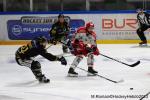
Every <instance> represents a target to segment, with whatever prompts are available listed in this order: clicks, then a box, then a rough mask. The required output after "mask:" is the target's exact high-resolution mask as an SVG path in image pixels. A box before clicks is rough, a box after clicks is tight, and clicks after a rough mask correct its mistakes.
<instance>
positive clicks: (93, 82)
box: [0, 44, 150, 100]
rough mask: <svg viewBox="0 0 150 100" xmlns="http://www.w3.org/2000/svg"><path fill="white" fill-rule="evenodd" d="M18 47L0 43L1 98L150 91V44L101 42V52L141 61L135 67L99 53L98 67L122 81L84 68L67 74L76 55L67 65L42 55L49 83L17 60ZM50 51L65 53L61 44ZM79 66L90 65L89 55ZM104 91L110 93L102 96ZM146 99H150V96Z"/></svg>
mask: <svg viewBox="0 0 150 100" xmlns="http://www.w3.org/2000/svg"><path fill="white" fill-rule="evenodd" d="M18 47H19V46H0V100H139V98H129V97H128V98H127V97H126V99H125V98H113V96H114V95H116V96H127V95H130V96H132V95H133V96H136V95H138V96H141V95H145V94H146V93H148V92H150V47H143V48H141V47H138V46H136V45H135V44H132V45H98V47H99V49H100V52H101V53H103V54H105V55H107V56H110V57H113V58H115V59H118V60H121V61H123V62H125V63H128V64H132V63H134V62H136V61H138V60H140V61H141V63H140V65H138V66H136V67H134V68H131V67H128V66H126V65H123V64H120V63H118V62H115V61H112V60H109V59H107V58H105V57H102V56H97V57H95V65H94V66H95V70H97V71H98V72H99V74H100V75H102V76H104V77H107V78H110V79H112V80H116V81H118V80H120V79H123V80H124V82H122V83H118V84H116V83H112V82H109V81H107V80H105V79H103V78H100V77H97V76H95V77H87V76H86V75H87V73H86V72H84V71H82V70H80V69H76V72H78V73H79V77H74V78H70V77H67V72H68V69H69V66H70V64H71V63H72V61H73V59H74V56H70V57H66V59H67V61H68V65H67V66H62V65H61V64H60V62H50V61H48V60H46V59H44V58H42V57H41V56H38V57H37V58H36V60H39V61H40V62H41V65H42V71H43V73H44V74H45V75H46V76H47V77H48V78H50V80H51V82H50V83H48V84H39V83H38V81H36V79H35V78H34V76H33V74H32V72H31V70H30V69H29V68H27V67H23V66H19V65H17V63H16V62H15V55H14V54H15V51H16V50H17V49H18ZM48 52H51V53H53V54H62V50H61V45H57V46H52V47H50V48H49V49H48ZM79 67H81V68H84V69H87V65H86V58H84V59H83V61H82V62H81V63H80V65H79ZM130 88H133V90H130ZM92 95H94V96H95V97H94V98H92V97H91V96H92ZM102 95H106V96H110V97H109V98H101V96H102ZM96 96H97V97H96ZM143 100H150V96H149V98H145V99H143Z"/></svg>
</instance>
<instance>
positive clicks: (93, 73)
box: [76, 67, 124, 83]
mask: <svg viewBox="0 0 150 100" xmlns="http://www.w3.org/2000/svg"><path fill="white" fill-rule="evenodd" d="M76 68H78V69H80V70H83V71H85V72H88V71H87V70H85V69H83V68H80V67H76ZM88 73H89V72H88ZM91 74H93V75H96V76H98V77H100V78H103V79H105V80H107V81H110V82H113V83H121V82H123V81H124V80H123V79H121V80H119V81H114V80H112V79H109V78H107V77H104V76H101V75H99V74H94V73H91Z"/></svg>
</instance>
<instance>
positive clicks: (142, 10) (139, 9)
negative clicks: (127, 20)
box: [136, 8, 144, 13]
mask: <svg viewBox="0 0 150 100" xmlns="http://www.w3.org/2000/svg"><path fill="white" fill-rule="evenodd" d="M136 12H137V13H140V12H144V9H142V8H138V9H137V10H136Z"/></svg>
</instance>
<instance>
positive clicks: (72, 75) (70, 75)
mask: <svg viewBox="0 0 150 100" xmlns="http://www.w3.org/2000/svg"><path fill="white" fill-rule="evenodd" d="M67 76H68V77H78V75H75V74H70V73H68V75H67Z"/></svg>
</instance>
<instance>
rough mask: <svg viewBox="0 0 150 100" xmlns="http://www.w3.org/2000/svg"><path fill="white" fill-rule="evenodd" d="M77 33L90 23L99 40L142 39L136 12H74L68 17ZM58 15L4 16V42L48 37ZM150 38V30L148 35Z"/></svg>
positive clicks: (2, 20) (1, 17) (2, 29)
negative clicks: (138, 33)
mask: <svg viewBox="0 0 150 100" xmlns="http://www.w3.org/2000/svg"><path fill="white" fill-rule="evenodd" d="M64 15H65V20H66V21H67V22H68V23H69V26H70V29H71V32H70V34H73V33H74V32H75V31H76V30H77V28H79V27H80V26H84V25H85V23H87V22H93V23H94V25H95V29H94V30H95V32H96V34H97V39H98V40H133V39H134V40H139V37H138V36H137V34H136V30H137V29H138V22H137V18H136V15H137V14H136V13H121V12H120V13H114V12H113V13H89V14H88V13H85V14H84V13H83V14H82V13H75V14H73V13H71V14H69V13H68V14H64ZM57 16H58V14H16V15H15V14H14V15H7V14H6V15H0V21H1V26H0V32H1V34H0V40H30V39H33V38H34V37H36V36H41V35H44V36H46V37H47V38H49V31H50V29H51V26H52V24H53V23H55V22H56V21H57ZM145 34H146V37H147V39H150V36H149V35H150V30H147V31H146V32H145Z"/></svg>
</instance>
